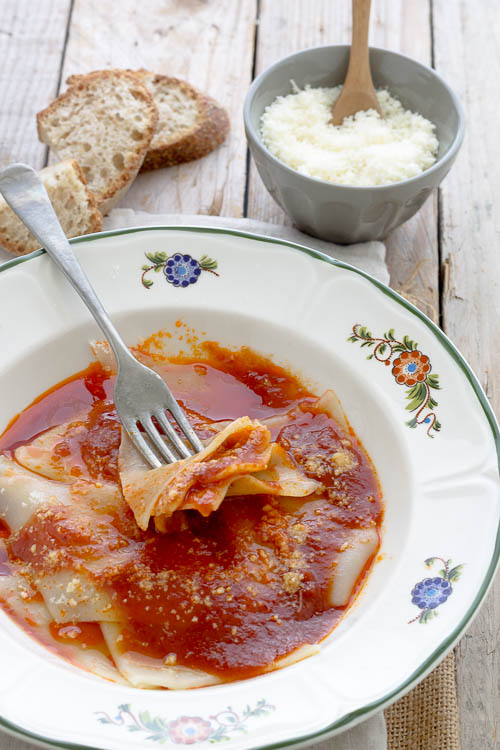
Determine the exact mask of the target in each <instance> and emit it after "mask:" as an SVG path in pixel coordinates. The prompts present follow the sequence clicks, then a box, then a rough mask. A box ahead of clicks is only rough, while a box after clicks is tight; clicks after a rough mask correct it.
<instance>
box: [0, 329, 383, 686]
mask: <svg viewBox="0 0 500 750" xmlns="http://www.w3.org/2000/svg"><path fill="white" fill-rule="evenodd" d="M199 349H200V351H198V352H197V353H196V356H195V355H193V356H190V357H188V356H183V357H176V358H170V359H168V358H166V357H162V356H160V355H158V354H155V355H152V354H151V353H149V352H148V350H147V347H143V348H138V349H134V353H135V354H136V356H137V357H138V358H139V359H141V361H143V362H144V363H145V364H147V365H149V366H151V367H153V368H154V369H156V370H157V371H158V372H159V373H160V374H161V375H162V377H164V378H165V380H166V381H167V383H168V384H169V386H170V387H171V389H172V391H173V393H174V395H175V396H176V398H177V399H178V400H179V401H180V403H181V405H182V406H183V408H184V409H185V410H186V412H187V414H188V417H189V419H190V421H191V423H192V425H193V427H194V428H195V429H196V431H197V433H198V435H199V436H200V438H201V439H202V440H203V441H204V442H205V444H206V445H207V446H208V447H207V449H206V452H207V460H212V461H213V460H214V457H215V458H217V456H221V455H222V454H221V450H223V449H224V450H225V449H226V448H227V450H228V451H229V455H231V456H234V455H235V454H238V455H240V453H241V455H244V456H245V461H246V462H247V463H246V464H245V466H247V467H248V466H250V468H251V471H252V472H253V473H249V474H248V475H247V476H245V477H243V478H242V477H241V476H239V475H238V476H237V475H236V474H235V471H233V470H232V469H231V471H229V473H228V471H226V469H225V472H226V473H223V474H220V473H219V474H217V478H218V481H219V485H220V486H222V485H223V491H222V490H221V491H220V492H219V495H217V497H216V498H215V500H214V498H213V497H212V496H210V497H211V500H210V502H211V503H212V504H211V505H210V506H203V505H200V504H199V502H198V501H197V502H198V504H197V502H195V501H194V500H193V497H194V495H192V494H189V492H192V491H193V489H192V488H193V487H194V489H196V487H195V486H194V485H193V484H191V485H190V488H191V489H190V490H189V492H185V493H184V495H182V494H181V495H179V497H180V498H181V499H180V500H175V503H174V505H175V508H174V505H172V503H171V504H170V505H168V504H167V505H166V506H165V502H164V500H161V497H163V495H161V492H164V489H161V492H160V491H159V490H158V489H157V485H158V482H157V481H156V479H155V477H154V476H152V475H153V472H152V471H150V470H149V469H148V468H147V467H145V466H144V465H142V467H141V462H140V458H138V457H137V456H133V455H132V454H131V453H130V446H128V447H127V444H126V439H125V438H124V437H122V433H121V427H120V424H119V420H118V418H117V415H116V412H115V410H114V406H113V402H112V391H113V382H114V375H113V373H112V372H111V371H110V369H109V357H108V354H107V353H106V351H105V348H104V349H101V351H100V356H99V358H100V359H101V362H97V363H93V364H91V365H90V366H89V367H88V368H87V369H86V370H84V371H83V372H80V373H77V374H76V375H74V376H73V377H71V378H69V379H67V380H66V381H64V382H62V383H59V384H58V385H56V386H55V387H54V388H52V389H51V390H50V391H48V392H46V393H44V394H42V396H40V397H39V398H38V399H37V400H36V401H35V402H33V404H31V405H30V406H29V407H28V408H27V409H26V410H25V411H24V412H22V413H21V414H20V415H18V417H17V418H16V419H15V420H13V422H12V423H11V424H10V425H9V426H8V428H7V430H6V431H5V432H4V433H3V435H2V436H1V437H0V606H2V607H3V609H4V610H5V611H7V612H8V613H9V614H10V615H11V616H12V617H14V618H15V619H16V621H17V622H18V623H19V624H20V625H21V626H22V627H24V628H25V629H26V630H27V631H28V632H30V633H31V634H32V635H33V636H34V637H35V638H37V639H38V640H40V641H41V642H42V643H43V644H44V645H46V646H47V647H48V648H51V649H52V650H53V651H56V652H57V653H60V654H61V655H62V656H64V657H65V658H67V659H70V660H71V661H72V662H73V663H75V664H78V665H80V666H82V667H84V668H86V669H89V670H91V671H94V672H96V673H97V674H100V675H101V676H104V677H107V678H109V679H114V680H118V681H122V682H123V681H125V682H128V683H130V684H132V685H135V686H138V687H167V688H184V687H200V686H203V685H208V684H214V683H216V682H221V681H230V680H236V679H241V678H246V677H251V676H254V675H257V674H260V673H262V672H265V671H268V670H270V669H274V668H278V667H280V666H283V665H284V664H286V663H289V662H290V661H295V660H297V659H299V658H302V657H303V656H306V655H308V654H309V653H312V652H313V651H314V648H315V646H314V644H317V643H318V642H319V641H321V640H322V639H323V638H324V637H326V636H327V635H328V634H329V633H330V632H331V630H332V629H333V628H334V626H335V625H336V624H337V623H338V621H339V619H340V618H341V617H342V615H343V614H344V612H345V611H346V609H347V608H348V607H349V605H350V604H351V603H352V601H353V599H354V598H355V596H356V594H357V593H358V591H359V589H360V588H361V586H362V584H363V582H364V580H365V578H366V576H367V574H368V572H369V569H370V567H371V565H372V563H373V561H374V559H375V556H376V553H377V550H378V547H379V541H380V526H381V521H382V516H383V504H382V499H381V493H380V489H379V485H378V481H377V477H376V474H375V471H374V469H373V466H372V465H371V462H370V460H369V458H368V456H367V455H366V453H365V451H364V449H363V447H362V446H361V444H360V443H359V441H358V440H357V439H356V436H355V435H354V434H353V432H352V430H351V429H350V428H349V426H348V424H347V423H346V422H345V421H343V420H342V418H341V417H340V416H339V412H338V406H336V401H335V397H334V395H333V394H332V393H329V392H327V393H326V394H324V395H323V396H322V397H320V398H318V397H317V396H316V395H314V394H312V393H310V392H309V390H308V389H307V388H306V387H305V385H304V384H303V383H301V381H300V380H299V378H298V377H296V376H295V375H293V374H292V373H290V372H288V371H287V370H286V369H284V368H282V367H279V366H277V365H275V364H273V363H272V362H271V361H270V360H268V359H266V358H264V357H262V356H260V355H258V354H256V353H255V352H253V351H252V350H250V349H248V348H241V349H239V350H237V351H232V350H231V351H230V350H227V349H224V348H223V347H221V346H219V345H218V344H216V343H213V342H212V343H205V344H203V345H201V347H199ZM243 417H245V418H247V419H242V418H243ZM235 420H236V421H235ZM234 425H236V427H234ZM237 429H239V433H238V435H237V437H233V438H231V435H233V434H234V435H235V434H236V433H235V430H237ZM226 436H227V437H226ZM249 436H251V437H252V440H253V442H252V445H251V446H250V448H248V446H247V445H246V444H245V442H244V441H245V440H246V439H250V438H249ZM231 440H233V442H231ZM224 441H225V442H224ZM238 441H239V442H238ZM249 444H250V443H249ZM211 445H212V446H222V448H220V447H219V448H217V450H216V449H215V448H214V450H213V451H212V453H210V446H211ZM250 449H251V450H253V451H254V454H255V451H257V453H256V454H255V455H254V454H252V457H251V460H250V458H249V455H250V453H251V450H250ZM238 450H239V452H240V453H238ZM249 451H250V453H249ZM252 462H253V463H252ZM229 464H230V462H228V461H226V463H225V464H224V466H225V467H226V468H227V466H229ZM230 468H231V467H230ZM178 469H180V467H176V468H175V471H178ZM188 469H189V471H187V469H186V470H185V471H184V474H186V471H187V473H188V474H189V476H190V477H191V480H192V482H194V481H195V480H194V479H193V477H194V476H196V477H201V479H199V481H201V482H203V481H205V482H208V481H209V480H208V479H206V475H207V472H206V471H202V470H201V469H200V467H199V464H198V467H196V466H195V467H194V469H193V468H192V467H191V468H190V467H188ZM248 470H249V471H250V469H248ZM156 471H157V472H160V474H159V475H158V476H160V478H162V477H163V474H164V475H165V477H166V479H165V477H163V480H162V481H163V485H162V488H163V487H166V488H167V489H168V488H169V487H172V486H173V484H172V483H173V480H172V478H169V477H170V474H169V472H171V471H172V470H171V469H168V470H167V469H165V467H164V468H163V469H159V470H156ZM162 471H163V474H162ZM231 472H232V473H231ZM212 473H213V472H212ZM155 476H156V475H155ZM179 476H181V477H182V476H183V474H182V473H181V474H180V475H179ZM221 477H222V478H223V479H221ZM153 480H154V481H153ZM196 481H198V480H196ZM221 483H222V484H221ZM149 485H151V487H152V488H153V489H152V490H151V491H152V492H153V491H154V492H155V493H156V494H153V495H151V498H152V499H151V501H150V505H149V506H148V508H150V510H148V511H147V513H146V514H145V515H144V507H145V506H144V504H142V505H140V509H141V510H139V511H138V510H137V507H135V506H134V498H135V500H136V501H137V497H138V494H137V493H140V492H141V491H142V490H143V488H144V487H147V486H149ZM219 485H218V487H219ZM124 493H125V497H124ZM129 495H130V497H129ZM171 495H172V497H174V495H173V494H172V493H171ZM159 497H160V501H159V500H158V498H159ZM175 497H176V498H177V495H175ZM214 497H215V496H214ZM195 499H196V498H195ZM126 500H127V502H126ZM148 502H149V501H148ZM162 503H163V505H162ZM129 506H130V507H129ZM165 507H167V509H168V512H167V513H166V514H165ZM131 508H132V509H131ZM154 508H160V510H158V512H157V515H156V516H155V513H156V511H155V510H154ZM161 508H163V510H161ZM132 511H133V512H132ZM134 513H135V516H134ZM141 513H142V515H141ZM141 519H142V520H141ZM138 524H139V525H138ZM155 524H156V526H155Z"/></svg>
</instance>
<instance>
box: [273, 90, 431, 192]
mask: <svg viewBox="0 0 500 750" xmlns="http://www.w3.org/2000/svg"><path fill="white" fill-rule="evenodd" d="M340 90H341V86H336V87H335V88H311V87H310V86H306V87H305V89H302V90H300V89H298V88H297V87H296V86H295V85H294V92H293V93H292V94H288V95H287V96H279V97H277V99H275V100H274V102H272V104H270V105H269V106H268V107H267V108H266V109H265V111H264V113H263V115H262V118H261V137H262V140H263V142H264V144H265V145H266V146H267V148H268V149H269V151H270V152H271V153H272V154H273V155H274V156H276V157H277V158H278V159H280V160H281V161H282V162H284V163H285V164H286V165H287V166H289V167H291V168H292V169H295V170H297V172H300V173H301V174H304V175H307V176H309V177H316V178H319V179H321V180H325V181H327V182H332V183H335V184H337V185H353V186H359V187H363V186H364V187H368V186H373V185H387V184H389V183H393V182H399V181H401V180H406V179H408V178H409V177H415V176H416V175H418V174H421V173H422V172H424V171H425V170H426V169H428V168H429V167H430V166H432V164H434V162H435V161H436V158H437V150H438V145H439V144H438V139H437V138H436V135H435V125H433V123H431V122H430V121H429V120H427V119H426V118H425V117H423V116H422V115H419V114H417V113H416V112H411V111H410V110H405V109H404V107H403V105H402V104H401V102H400V101H399V100H398V99H396V98H394V97H393V96H391V95H390V94H389V92H388V91H387V90H385V89H379V90H378V91H377V98H378V100H379V103H380V107H381V110H382V113H383V117H380V116H379V115H378V114H377V112H375V110H368V111H366V112H357V113H356V114H355V115H354V116H353V117H348V118H346V119H345V120H344V122H343V123H342V125H340V126H333V125H330V118H331V111H332V105H333V103H334V102H335V100H336V99H337V97H338V96H339V94H340Z"/></svg>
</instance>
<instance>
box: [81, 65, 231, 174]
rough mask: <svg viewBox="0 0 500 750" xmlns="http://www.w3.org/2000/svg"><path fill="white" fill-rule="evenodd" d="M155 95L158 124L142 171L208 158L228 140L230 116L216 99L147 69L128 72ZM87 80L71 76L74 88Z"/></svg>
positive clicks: (184, 83)
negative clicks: (207, 156) (81, 81)
mask: <svg viewBox="0 0 500 750" xmlns="http://www.w3.org/2000/svg"><path fill="white" fill-rule="evenodd" d="M127 72H128V73H132V74H133V75H135V76H137V77H138V79H139V80H140V81H141V82H142V83H143V84H144V85H145V86H146V87H147V89H148V90H149V92H150V93H151V94H152V95H153V99H154V102H155V104H156V107H157V109H158V123H157V125H156V131H155V134H154V136H153V139H152V141H151V144H150V146H149V150H148V152H147V154H146V157H145V159H144V162H143V164H142V167H141V172H146V171H148V170H151V169H159V168H161V167H171V166H173V165H174V164H182V163H183V162H186V161H193V160H194V159H200V158H201V157H202V156H206V155H207V154H209V153H210V152H211V151H213V150H214V149H215V148H217V146H220V144H221V143H222V142H223V141H224V140H225V138H226V136H227V134H228V132H229V117H228V116H227V113H226V111H225V109H223V108H222V107H221V106H220V105H219V104H217V102H216V101H215V100H214V99H211V98H210V97H209V96H205V94H202V93H201V92H200V91H197V90H196V89H195V88H194V87H193V86H191V85H190V84H189V83H187V82H186V81H181V80H179V79H178V78H172V77H171V76H164V75H159V74H156V73H150V72H149V71H148V70H144V69H143V68H141V69H140V70H128V71H127ZM83 78H85V76H81V75H73V76H70V77H69V78H68V80H67V83H68V85H70V86H73V85H74V84H76V83H77V82H78V81H80V80H82V79H83Z"/></svg>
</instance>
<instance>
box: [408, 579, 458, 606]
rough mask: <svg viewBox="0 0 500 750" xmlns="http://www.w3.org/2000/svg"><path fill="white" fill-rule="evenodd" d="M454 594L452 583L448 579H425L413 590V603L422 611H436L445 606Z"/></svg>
mask: <svg viewBox="0 0 500 750" xmlns="http://www.w3.org/2000/svg"><path fill="white" fill-rule="evenodd" d="M452 592H453V589H452V586H451V583H450V582H449V581H447V580H446V578H424V580H423V581H420V583H417V584H416V586H415V587H414V588H413V589H412V592H411V601H412V604H416V605H417V607H419V608H420V609H435V608H436V607H439V605H440V604H443V603H444V602H445V601H446V600H447V599H448V597H449V596H450V594H452Z"/></svg>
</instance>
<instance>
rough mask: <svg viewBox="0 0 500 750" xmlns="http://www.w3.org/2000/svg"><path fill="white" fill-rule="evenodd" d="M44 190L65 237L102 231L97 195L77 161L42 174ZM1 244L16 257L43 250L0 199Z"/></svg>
mask: <svg viewBox="0 0 500 750" xmlns="http://www.w3.org/2000/svg"><path fill="white" fill-rule="evenodd" d="M40 177H41V178H42V181H43V184H44V185H45V189H46V190H47V193H48V195H49V198H50V200H51V201H52V205H53V206H54V210H55V212H56V214H57V216H58V218H59V221H60V222H61V226H62V228H63V229H64V233H65V234H66V237H77V236H78V235H80V234H89V232H99V231H100V230H101V229H102V216H101V214H100V212H99V211H98V209H97V202H96V199H95V196H94V194H93V193H91V191H90V190H89V189H88V187H87V185H86V182H85V177H84V175H83V172H82V170H81V168H80V165H79V164H78V162H77V161H75V160H74V159H66V160H65V161H61V162H59V164H54V166H52V167H46V168H45V169H42V170H41V171H40ZM0 245H1V246H2V247H4V248H5V249H6V250H9V251H10V252H11V253H16V255H25V254H26V253H31V252H32V250H36V249H37V248H39V247H40V243H39V242H38V240H36V239H35V238H34V237H33V235H32V234H31V232H30V231H29V230H28V229H27V228H26V227H25V226H24V224H23V223H22V222H21V221H20V219H18V218H17V216H16V215H15V213H14V212H13V211H12V209H10V208H9V206H8V205H7V203H6V202H5V200H4V199H3V198H2V197H1V196H0Z"/></svg>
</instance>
